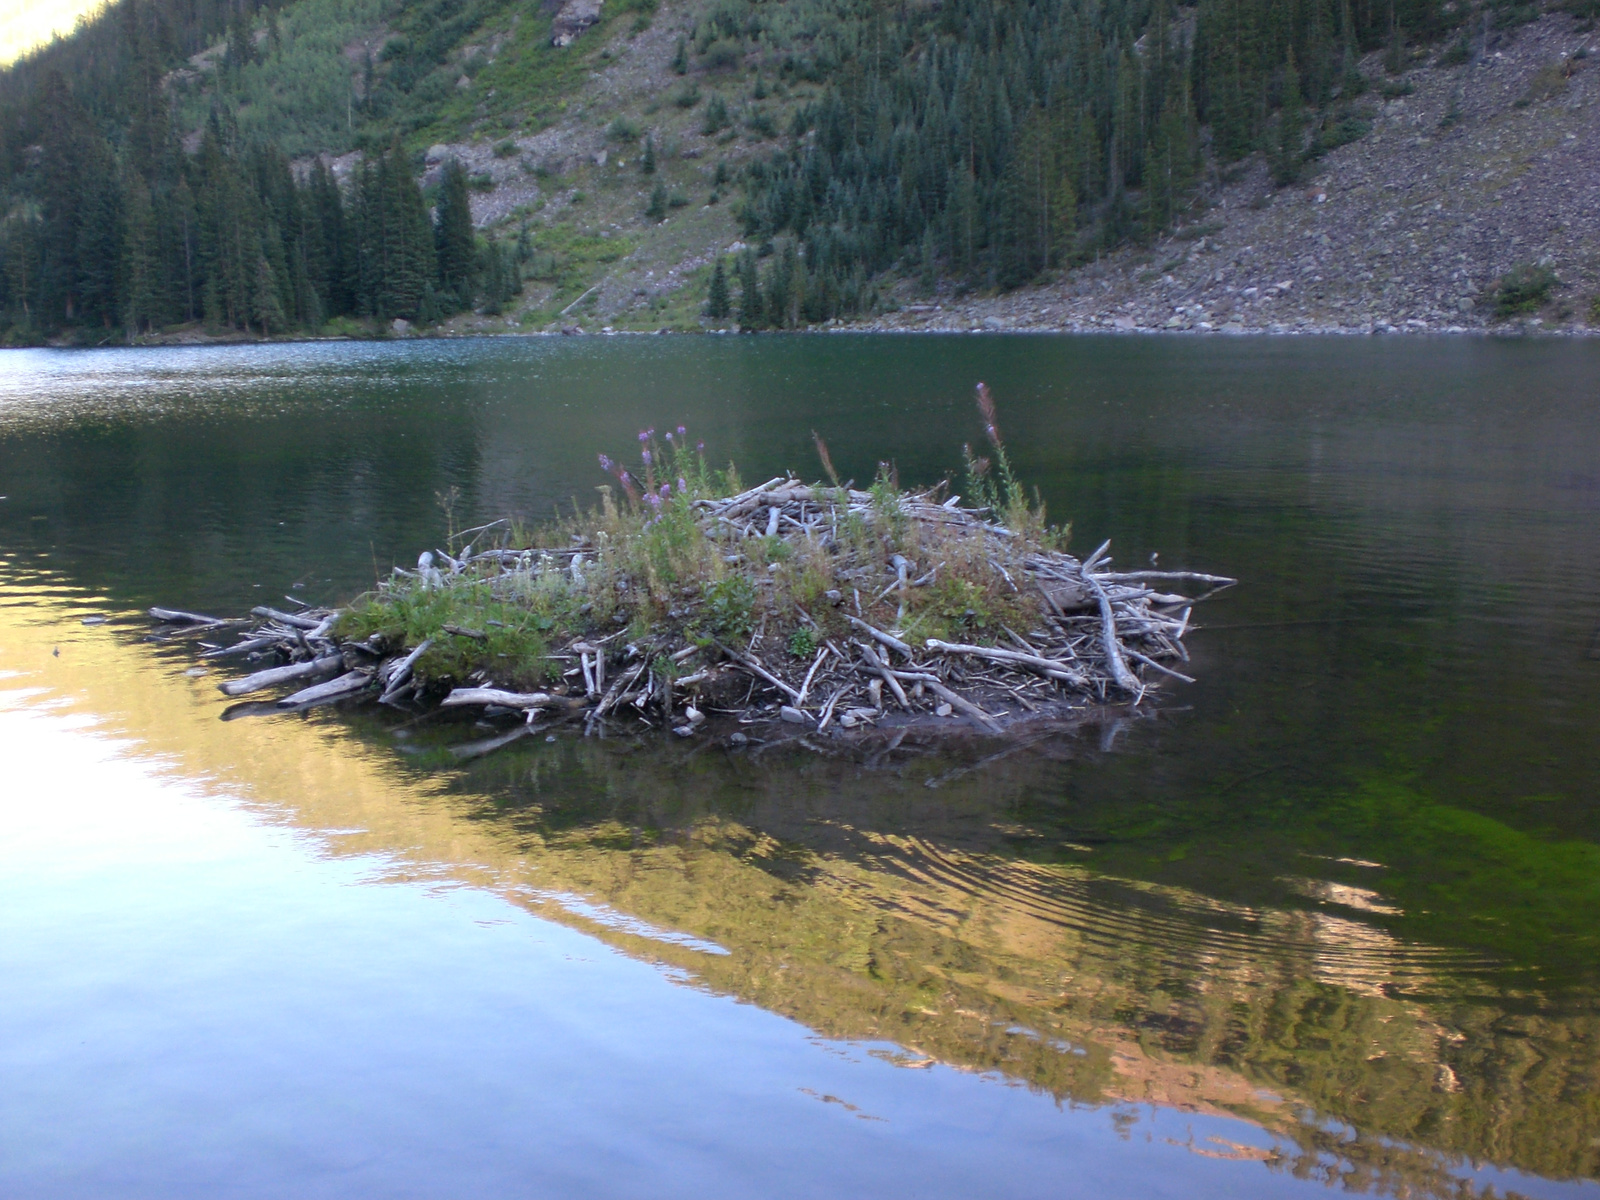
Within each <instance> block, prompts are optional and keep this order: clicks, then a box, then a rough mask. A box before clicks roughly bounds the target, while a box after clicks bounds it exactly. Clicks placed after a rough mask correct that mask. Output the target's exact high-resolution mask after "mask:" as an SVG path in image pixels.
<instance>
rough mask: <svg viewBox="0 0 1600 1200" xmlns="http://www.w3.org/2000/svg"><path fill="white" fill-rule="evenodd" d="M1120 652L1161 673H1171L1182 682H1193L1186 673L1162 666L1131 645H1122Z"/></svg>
mask: <svg viewBox="0 0 1600 1200" xmlns="http://www.w3.org/2000/svg"><path fill="white" fill-rule="evenodd" d="M1122 652H1123V653H1124V654H1126V655H1127V656H1128V657H1129V658H1131V659H1134V660H1136V661H1138V662H1142V663H1143V664H1144V665H1145V666H1147V667H1154V668H1155V669H1156V670H1158V671H1160V672H1161V673H1162V674H1163V675H1171V676H1172V677H1173V678H1174V679H1181V680H1182V681H1183V682H1184V683H1193V682H1194V679H1193V678H1191V677H1190V676H1188V675H1185V674H1184V673H1183V672H1182V671H1174V670H1173V669H1172V668H1171V667H1164V666H1162V665H1161V664H1160V663H1158V662H1157V661H1156V660H1155V659H1153V658H1151V657H1149V656H1148V655H1145V654H1140V653H1139V652H1138V651H1137V650H1135V649H1133V648H1132V647H1131V646H1124V647H1123V648H1122Z"/></svg>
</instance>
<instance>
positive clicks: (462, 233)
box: [433, 158, 477, 311]
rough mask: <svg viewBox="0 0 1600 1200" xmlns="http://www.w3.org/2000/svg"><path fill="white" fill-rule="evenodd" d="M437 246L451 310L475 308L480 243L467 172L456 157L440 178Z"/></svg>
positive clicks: (435, 225)
mask: <svg viewBox="0 0 1600 1200" xmlns="http://www.w3.org/2000/svg"><path fill="white" fill-rule="evenodd" d="M433 245H434V251H435V253H436V254H437V256H438V263H439V290H440V291H441V292H442V293H444V295H445V297H447V298H448V301H449V305H450V308H451V311H460V310H461V309H465V308H471V307H472V300H473V295H474V292H475V290H476V288H475V283H474V279H473V276H474V274H475V270H476V266H477V245H476V239H475V238H474V236H473V232H472V204H471V201H470V199H469V197H468V194H467V173H466V171H465V170H464V169H463V168H462V166H461V163H460V162H459V161H458V160H457V159H454V158H452V159H451V160H450V161H449V162H447V163H446V164H445V166H444V172H443V174H442V175H441V177H440V179H439V201H438V204H437V205H436V206H435V208H434V219H433Z"/></svg>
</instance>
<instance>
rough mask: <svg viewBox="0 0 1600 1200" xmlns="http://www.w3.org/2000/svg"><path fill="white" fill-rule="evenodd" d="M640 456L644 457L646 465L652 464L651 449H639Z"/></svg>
mask: <svg viewBox="0 0 1600 1200" xmlns="http://www.w3.org/2000/svg"><path fill="white" fill-rule="evenodd" d="M639 457H640V458H642V459H644V465H645V466H647V467H648V466H649V465H650V451H648V450H641V451H639Z"/></svg>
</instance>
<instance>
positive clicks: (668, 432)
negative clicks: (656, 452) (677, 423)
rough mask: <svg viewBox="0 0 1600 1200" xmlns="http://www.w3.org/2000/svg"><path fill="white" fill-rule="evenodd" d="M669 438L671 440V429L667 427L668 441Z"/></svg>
mask: <svg viewBox="0 0 1600 1200" xmlns="http://www.w3.org/2000/svg"><path fill="white" fill-rule="evenodd" d="M671 440H672V430H670V429H669V430H667V441H669V442H670V441H671Z"/></svg>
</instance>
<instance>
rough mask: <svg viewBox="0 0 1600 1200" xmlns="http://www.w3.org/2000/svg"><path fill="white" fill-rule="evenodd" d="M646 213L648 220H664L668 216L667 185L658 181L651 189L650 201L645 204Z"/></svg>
mask: <svg viewBox="0 0 1600 1200" xmlns="http://www.w3.org/2000/svg"><path fill="white" fill-rule="evenodd" d="M644 215H645V218H646V219H647V220H651V221H663V220H665V219H666V216H667V185H666V184H664V183H657V184H656V186H655V187H653V188H651V189H650V203H649V204H647V205H645V209H644Z"/></svg>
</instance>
